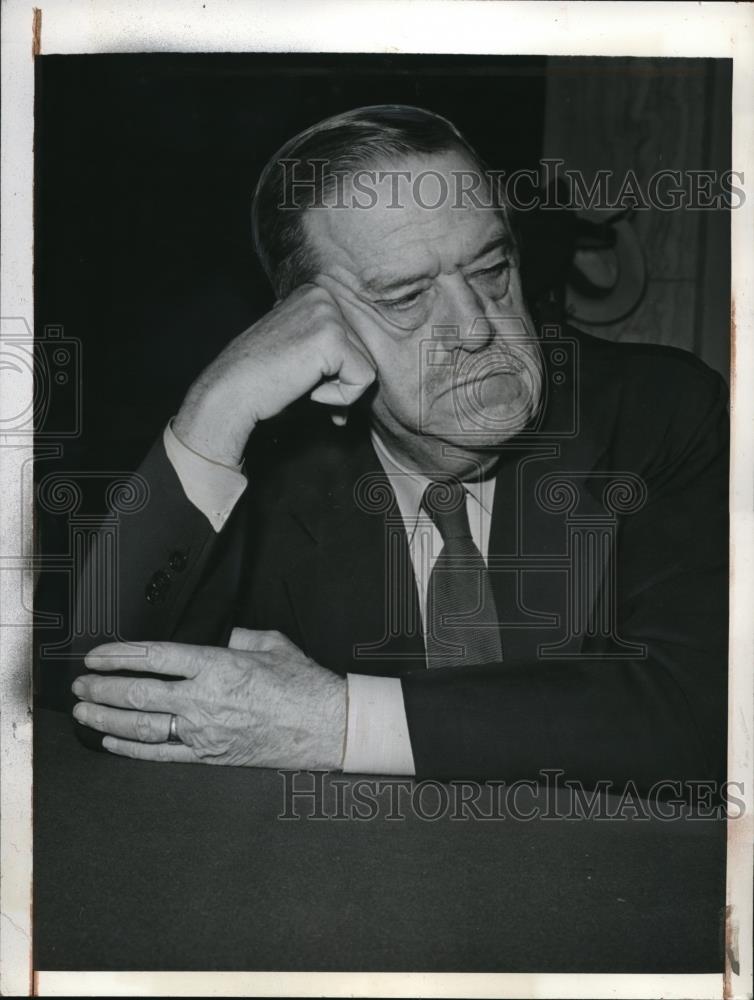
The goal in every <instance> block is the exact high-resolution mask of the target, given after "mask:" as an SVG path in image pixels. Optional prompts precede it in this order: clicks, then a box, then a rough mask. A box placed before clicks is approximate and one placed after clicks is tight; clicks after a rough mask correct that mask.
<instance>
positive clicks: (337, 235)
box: [305, 205, 512, 290]
mask: <svg viewBox="0 0 754 1000" xmlns="http://www.w3.org/2000/svg"><path fill="white" fill-rule="evenodd" d="M305 220H306V221H305V224H306V228H307V230H308V234H309V237H310V239H312V240H313V242H314V243H315V245H316V247H317V250H318V255H319V256H320V258H321V260H322V263H323V265H324V264H326V263H327V261H328V260H332V261H333V262H336V263H338V264H339V265H341V266H344V267H346V268H347V269H348V270H349V271H350V273H351V274H352V275H353V276H354V277H355V278H356V279H357V280H358V281H359V283H360V284H362V285H363V286H364V287H365V288H366V289H367V290H378V289H379V288H380V287H384V286H387V285H390V284H392V283H397V282H401V281H402V282H403V283H405V282H406V281H407V280H408V279H410V278H411V277H413V276H420V275H422V274H424V273H426V272H432V271H439V270H446V269H453V268H456V267H463V266H464V265H466V264H468V263H471V261H473V260H474V259H475V258H476V257H478V256H479V255H480V254H481V253H482V252H483V251H485V250H487V249H492V247H493V246H494V245H495V244H505V243H510V242H512V237H511V235H510V230H509V228H508V226H507V224H506V221H505V219H504V217H503V216H502V213H501V212H498V211H495V210H492V209H489V208H475V207H473V206H464V207H461V208H457V207H453V206H451V205H446V206H442V207H440V208H437V209H435V210H432V209H424V208H421V207H417V206H409V205H404V206H402V207H400V208H395V209H388V208H386V207H385V206H375V207H374V208H373V209H357V208H344V209H336V210H328V209H322V210H317V211H313V212H308V213H307V215H306V217H305Z"/></svg>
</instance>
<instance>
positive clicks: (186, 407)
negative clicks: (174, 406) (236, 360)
mask: <svg viewBox="0 0 754 1000" xmlns="http://www.w3.org/2000/svg"><path fill="white" fill-rule="evenodd" d="M254 426H255V422H254V419H253V418H252V417H251V416H246V415H245V414H244V411H243V409H242V407H241V406H240V405H239V404H238V403H237V402H236V401H235V400H234V394H233V393H232V392H231V391H230V390H229V389H228V388H227V387H225V386H222V385H221V386H214V387H204V386H201V385H196V386H194V387H192V389H190V390H189V392H188V394H187V396H186V398H185V400H184V401H183V404H182V406H181V408H180V410H179V411H178V413H177V414H176V416H175V417H174V418H173V423H172V430H173V433H174V434H175V436H176V437H177V438H178V440H179V441H180V442H181V443H182V444H184V445H185V446H186V447H187V448H189V449H190V450H191V451H194V452H196V453H197V454H198V455H201V456H202V457H203V458H206V459H207V460H208V461H210V462H217V463H218V464H219V465H227V466H230V467H238V465H239V464H240V462H241V459H242V457H243V453H244V449H245V448H246V443H247V441H248V439H249V436H250V434H251V432H252V431H253V430H254Z"/></svg>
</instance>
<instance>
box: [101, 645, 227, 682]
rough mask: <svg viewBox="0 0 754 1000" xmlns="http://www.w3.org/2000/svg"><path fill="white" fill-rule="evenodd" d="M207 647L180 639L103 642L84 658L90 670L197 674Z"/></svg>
mask: <svg viewBox="0 0 754 1000" xmlns="http://www.w3.org/2000/svg"><path fill="white" fill-rule="evenodd" d="M209 648H211V647H207V646H189V645H187V644H186V643H181V642H141V643H135V642H106V643H104V644H103V645H101V646H96V647H95V648H94V649H93V650H91V652H89V653H87V655H86V656H85V657H84V663H85V664H86V666H87V667H88V668H89V669H90V670H99V671H102V672H105V671H108V670H144V671H146V672H148V673H152V674H172V675H173V676H175V677H196V675H197V674H198V673H199V670H200V668H201V664H202V661H203V660H204V659H206V656H207V649H209Z"/></svg>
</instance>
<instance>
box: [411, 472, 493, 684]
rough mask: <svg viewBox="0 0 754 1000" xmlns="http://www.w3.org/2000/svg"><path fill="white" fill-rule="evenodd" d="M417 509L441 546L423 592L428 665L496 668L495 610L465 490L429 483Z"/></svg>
mask: <svg viewBox="0 0 754 1000" xmlns="http://www.w3.org/2000/svg"><path fill="white" fill-rule="evenodd" d="M422 506H423V507H424V510H425V511H426V512H427V514H428V515H429V517H431V518H432V521H433V522H434V524H435V526H436V528H437V530H438V531H439V532H440V535H441V537H442V540H443V548H442V550H441V552H440V555H439V556H438V557H437V561H436V562H435V565H434V566H433V568H432V572H431V573H430V576H429V582H428V586H427V623H426V624H427V628H426V633H427V636H426V650H427V665H428V666H429V667H430V668H433V667H450V666H465V665H471V664H478V663H493V662H500V661H501V660H502V658H503V653H502V646H501V643H500V629H499V627H498V618H497V609H496V607H495V599H494V597H493V594H492V588H491V586H490V580H489V574H488V572H487V567H486V565H485V562H484V559H483V558H482V554H481V553H480V551H479V549H478V548H477V547H476V545H475V544H474V540H473V538H472V537H471V529H470V527H469V515H468V513H467V511H466V490H465V489H464V487H463V486H462V485H461V484H460V483H459V482H458V481H450V480H447V481H446V480H442V481H437V482H433V483H430V484H429V486H428V487H427V488H426V490H425V491H424V497H423V498H422Z"/></svg>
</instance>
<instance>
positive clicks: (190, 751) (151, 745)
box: [73, 629, 346, 770]
mask: <svg viewBox="0 0 754 1000" xmlns="http://www.w3.org/2000/svg"><path fill="white" fill-rule="evenodd" d="M85 662H86V665H87V667H89V669H90V670H96V671H101V672H103V673H105V672H107V671H116V670H131V671H137V670H138V671H143V672H144V674H145V676H144V677H100V676H96V675H85V676H82V677H78V678H77V679H76V680H75V681H74V683H73V693H74V694H75V695H77V697H79V698H81V699H82V701H81V702H80V703H79V704H78V705H76V707H75V709H74V716H75V717H76V719H78V721H79V722H81V723H83V724H84V725H86V726H90V727H91V728H92V729H96V730H98V731H99V732H102V733H106V734H107V736H106V738H105V740H104V741H103V746H104V747H105V749H107V750H110V751H112V752H113V753H117V754H122V755H123V756H126V757H137V758H140V759H142V760H158V761H177V762H184V763H198V762H201V763H205V764H233V765H245V766H248V767H274V768H278V767H282V768H296V769H298V768H301V769H309V768H314V769H323V770H338V769H339V768H340V766H341V763H342V758H343V749H344V743H345V732H346V680H345V678H343V677H340V676H338V675H337V674H334V673H332V672H331V671H329V670H325V669H324V668H323V667H320V666H318V665H317V664H316V663H314V662H313V661H312V660H310V659H309V658H308V657H306V656H304V654H303V653H302V652H301V650H300V649H298V648H297V647H296V646H294V645H293V643H292V642H289V640H288V639H286V638H285V636H282V635H281V634H280V633H279V632H257V631H249V630H247V629H235V630H234V632H233V636H232V638H231V642H230V646H229V647H228V648H227V649H224V648H222V647H216V646H189V645H184V644H181V643H173V642H145V643H137V644H127V643H106V644H105V645H102V646H98V647H97V648H96V649H93V650H92V651H91V653H89V654H88V655H87V656H86V658H85ZM150 673H159V674H168V675H170V676H174V677H175V678H176V679H175V680H171V681H166V680H158V679H157V678H154V677H149V676H148V674H150ZM171 715H175V716H176V720H177V721H176V730H177V735H178V737H179V739H180V740H181V743H168V742H167V738H168V735H169V731H170V716H171Z"/></svg>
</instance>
